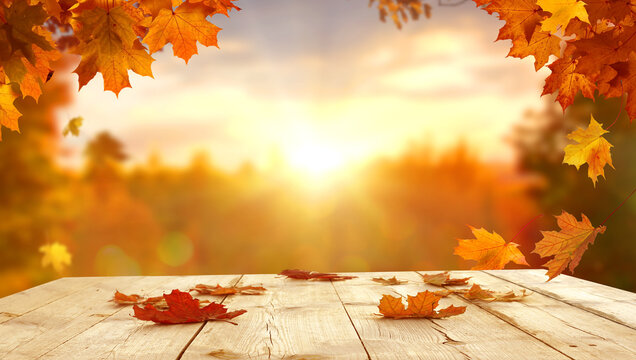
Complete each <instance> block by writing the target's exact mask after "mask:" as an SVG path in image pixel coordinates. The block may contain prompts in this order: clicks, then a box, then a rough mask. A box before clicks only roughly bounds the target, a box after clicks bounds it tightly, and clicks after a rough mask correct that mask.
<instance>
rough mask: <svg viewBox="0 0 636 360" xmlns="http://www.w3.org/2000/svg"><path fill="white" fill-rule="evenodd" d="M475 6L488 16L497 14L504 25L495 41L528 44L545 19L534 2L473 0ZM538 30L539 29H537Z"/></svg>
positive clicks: (522, 0)
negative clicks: (481, 8)
mask: <svg viewBox="0 0 636 360" xmlns="http://www.w3.org/2000/svg"><path fill="white" fill-rule="evenodd" d="M474 1H475V4H476V5H477V6H484V10H486V11H487V12H488V13H489V14H493V13H497V14H499V19H501V20H504V21H505V22H506V23H505V24H504V26H503V27H502V28H501V29H499V35H498V36H497V40H505V39H510V40H513V41H514V40H518V39H525V40H526V42H530V41H531V39H532V34H533V33H534V32H535V31H536V30H537V29H538V27H537V26H538V25H539V24H540V23H541V21H542V20H543V19H545V18H546V14H545V12H543V11H541V8H540V7H539V6H538V5H537V2H536V0H493V1H488V0H474ZM539 29H540V28H539Z"/></svg>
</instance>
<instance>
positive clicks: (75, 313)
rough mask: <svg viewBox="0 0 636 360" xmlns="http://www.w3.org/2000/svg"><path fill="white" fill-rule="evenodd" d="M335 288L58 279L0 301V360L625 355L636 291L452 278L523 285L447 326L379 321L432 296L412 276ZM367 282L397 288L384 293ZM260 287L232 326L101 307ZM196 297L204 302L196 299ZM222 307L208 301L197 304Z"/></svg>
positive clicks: (635, 338) (255, 279)
mask: <svg viewBox="0 0 636 360" xmlns="http://www.w3.org/2000/svg"><path fill="white" fill-rule="evenodd" d="M354 275H357V276H359V278H358V279H353V280H347V281H340V282H333V283H331V282H320V281H302V280H291V279H286V278H284V277H280V276H276V275H245V276H241V275H219V276H215V275H210V276H179V277H176V276H167V277H110V278H64V279H60V280H57V281H54V282H51V283H48V284H45V285H42V286H38V287H35V288H33V289H29V290H27V291H24V292H21V293H18V294H14V295H11V296H8V297H5V298H2V299H0V358H2V359H39V358H44V359H111V358H112V359H180V358H183V359H200V358H202V359H243V358H254V359H325V358H342V359H409V358H413V359H467V358H471V359H473V358H474V359H494V358H496V359H506V358H510V359H512V358H514V359H543V358H545V359H599V358H607V359H610V358H611V359H633V358H636V330H635V329H634V326H635V325H636V316H635V315H634V314H636V309H635V307H636V294H633V293H630V292H627V291H622V290H618V289H613V288H610V287H606V286H602V285H599V284H595V283H591V282H587V281H583V280H579V279H576V278H572V277H569V276H559V277H557V278H556V279H554V280H553V281H551V282H550V283H545V279H546V277H545V276H544V271H542V270H509V271H508V270H506V271H494V272H478V271H466V272H453V276H472V277H473V280H474V281H475V282H477V283H479V284H482V285H484V286H487V287H488V288H492V289H495V290H510V289H514V290H520V289H521V288H528V289H531V290H533V291H535V293H534V294H533V295H531V296H529V297H527V298H526V299H525V300H524V301H522V302H514V303H501V302H497V303H487V302H481V301H476V300H470V301H468V300H465V299H463V298H461V297H459V296H456V295H452V296H450V297H448V298H445V299H442V306H445V305H448V304H450V303H452V304H454V305H458V306H459V305H465V306H467V311H466V313H465V314H463V315H461V316H456V317H451V318H448V319H439V320H428V319H405V320H391V319H383V318H381V317H380V316H377V315H375V314H376V313H377V312H378V308H377V305H378V302H379V299H380V298H381V295H382V294H401V295H407V294H411V295H413V294H415V293H417V292H419V291H423V290H424V289H429V290H434V289H438V288H436V287H434V286H431V285H426V284H424V283H423V282H422V280H421V277H420V275H419V274H418V273H416V272H386V273H357V274H354ZM375 276H382V277H392V276H397V278H398V279H403V280H409V283H407V284H405V285H396V286H384V285H381V284H378V283H375V282H373V281H371V278H373V277H375ZM237 282H240V284H242V285H250V284H263V285H264V286H265V287H266V288H267V289H268V291H267V293H266V294H265V295H258V296H246V295H243V296H230V297H227V298H226V299H225V302H224V303H225V304H226V305H228V307H229V308H230V310H233V309H239V308H244V309H246V310H247V311H248V312H247V313H246V314H244V315H241V316H240V317H238V318H236V319H235V321H236V322H237V323H238V324H239V325H238V326H234V325H232V324H229V323H225V322H208V323H198V324H184V325H157V324H154V323H151V322H143V321H140V320H137V319H135V318H133V317H131V314H132V309H131V307H130V306H128V307H119V306H117V305H115V304H113V303H112V302H109V300H110V299H111V298H112V295H113V292H114V290H115V289H119V290H120V291H122V292H125V293H141V294H143V295H159V294H161V293H163V292H169V291H170V290H172V289H174V288H178V289H181V290H186V289H189V288H190V287H192V286H193V285H195V284H196V283H207V284H212V285H213V284H216V283H220V284H222V285H234V284H236V283H237ZM202 297H203V298H206V297H205V296H202ZM207 298H209V299H214V300H216V301H223V298H219V297H207Z"/></svg>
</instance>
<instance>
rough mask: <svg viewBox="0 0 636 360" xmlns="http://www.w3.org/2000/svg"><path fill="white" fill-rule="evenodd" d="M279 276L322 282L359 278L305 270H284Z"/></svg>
mask: <svg viewBox="0 0 636 360" xmlns="http://www.w3.org/2000/svg"><path fill="white" fill-rule="evenodd" d="M278 275H284V276H287V277H288V278H292V279H300V280H322V281H329V280H333V281H340V280H349V279H355V278H357V276H347V275H338V274H331V273H321V272H316V271H305V270H298V269H293V270H283V271H281V272H280V274H278Z"/></svg>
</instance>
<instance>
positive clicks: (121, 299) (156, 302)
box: [111, 291, 210, 310]
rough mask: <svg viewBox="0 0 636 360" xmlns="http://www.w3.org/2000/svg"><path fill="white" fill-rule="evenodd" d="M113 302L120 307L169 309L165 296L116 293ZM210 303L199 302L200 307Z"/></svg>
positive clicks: (205, 301)
mask: <svg viewBox="0 0 636 360" xmlns="http://www.w3.org/2000/svg"><path fill="white" fill-rule="evenodd" d="M111 301H112V302H114V303H116V304H118V305H148V304H150V305H153V306H154V307H155V308H157V309H160V310H166V309H168V303H167V302H166V299H165V298H164V297H163V296H155V297H149V298H145V297H143V296H141V295H137V294H131V295H126V294H124V293H121V292H119V291H115V295H113V298H112V299H111ZM209 303H210V301H209V300H199V306H204V305H202V304H209Z"/></svg>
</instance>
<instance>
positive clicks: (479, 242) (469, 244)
mask: <svg viewBox="0 0 636 360" xmlns="http://www.w3.org/2000/svg"><path fill="white" fill-rule="evenodd" d="M470 229H471V230H472V232H473V235H474V236H475V239H458V240H459V246H457V247H456V248H455V255H459V256H461V257H463V258H464V259H466V260H477V265H475V266H473V267H472V268H471V270H499V269H503V268H504V266H506V264H507V263H509V262H510V261H512V262H514V263H516V264H519V265H528V263H527V262H526V258H525V257H524V256H523V254H522V253H521V251H519V249H517V246H519V244H517V243H513V242H509V243H506V241H505V240H504V239H503V238H502V237H501V236H500V235H499V234H497V233H496V232H493V233H492V234H491V233H489V232H488V231H486V230H485V229H483V228H482V229H476V228H474V227H472V226H470ZM528 266H529V265H528Z"/></svg>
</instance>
